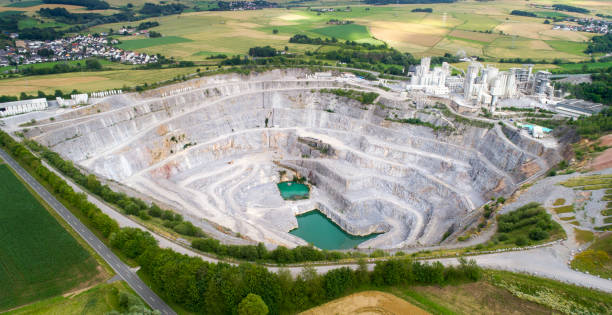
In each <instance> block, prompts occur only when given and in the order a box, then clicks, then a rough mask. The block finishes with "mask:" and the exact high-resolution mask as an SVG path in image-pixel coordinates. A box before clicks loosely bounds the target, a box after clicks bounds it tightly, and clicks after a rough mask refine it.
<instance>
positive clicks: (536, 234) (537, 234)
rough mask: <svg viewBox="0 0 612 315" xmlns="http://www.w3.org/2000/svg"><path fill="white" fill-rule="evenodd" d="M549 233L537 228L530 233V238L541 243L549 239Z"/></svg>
mask: <svg viewBox="0 0 612 315" xmlns="http://www.w3.org/2000/svg"><path fill="white" fill-rule="evenodd" d="M548 236H549V235H548V233H547V232H546V231H543V230H542V229H540V228H535V229H533V230H531V231H529V238H530V239H532V240H534V241H540V240H543V239H547V238H548Z"/></svg>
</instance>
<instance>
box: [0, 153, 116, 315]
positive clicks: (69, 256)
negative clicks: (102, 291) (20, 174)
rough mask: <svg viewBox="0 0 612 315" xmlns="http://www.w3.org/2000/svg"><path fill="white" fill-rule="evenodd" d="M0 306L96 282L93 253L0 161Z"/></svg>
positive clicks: (101, 274)
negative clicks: (0, 208)
mask: <svg viewBox="0 0 612 315" xmlns="http://www.w3.org/2000/svg"><path fill="white" fill-rule="evenodd" d="M0 178H1V179H2V181H1V182H0V198H1V199H2V200H3V207H2V210H1V211H0V235H2V237H1V238H0V246H1V248H2V251H0V265H1V266H2V268H0V311H2V310H7V309H11V308H14V307H16V306H19V305H23V304H27V303H31V302H34V301H37V300H40V299H44V298H49V297H52V296H56V295H59V294H63V293H65V292H67V291H70V290H74V289H78V288H85V287H88V286H90V285H92V284H95V283H96V282H97V281H99V280H100V279H101V278H103V277H105V273H104V272H103V271H102V269H101V268H100V267H99V266H98V264H97V263H96V261H95V259H94V257H92V256H91V255H90V253H89V252H88V251H87V250H85V249H84V248H83V247H81V245H80V244H79V243H78V242H77V240H75V239H74V238H73V237H72V236H71V235H70V234H69V233H68V231H66V230H65V229H64V228H63V227H62V226H61V225H60V224H59V222H57V220H56V219H55V218H54V217H53V216H52V215H51V214H50V213H49V212H48V211H47V210H46V209H45V208H44V207H43V206H42V205H41V204H40V203H39V202H38V200H37V199H36V198H35V197H34V196H33V195H32V194H31V193H30V192H29V191H28V189H26V187H25V186H24V185H23V184H22V183H21V182H20V181H19V179H17V177H16V176H15V175H14V174H13V173H12V172H11V170H10V169H9V168H8V167H7V166H6V165H4V164H2V165H0Z"/></svg>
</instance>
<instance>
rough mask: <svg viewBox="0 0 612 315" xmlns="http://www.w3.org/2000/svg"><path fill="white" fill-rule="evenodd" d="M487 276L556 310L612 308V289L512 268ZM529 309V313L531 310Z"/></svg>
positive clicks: (604, 310) (600, 311)
mask: <svg viewBox="0 0 612 315" xmlns="http://www.w3.org/2000/svg"><path fill="white" fill-rule="evenodd" d="M485 279H486V281H487V282H489V283H491V284H493V285H495V286H497V287H500V288H505V289H507V290H508V291H510V292H511V293H512V294H513V295H514V296H521V297H522V298H523V299H524V300H529V301H532V302H536V303H538V304H541V305H545V306H547V307H549V308H552V309H553V310H555V312H552V313H553V314H556V313H557V312H558V313H565V314H581V313H582V314H610V312H612V297H610V294H609V293H604V292H601V291H598V290H592V289H587V288H584V287H580V286H576V285H571V284H566V283H563V282H559V281H555V280H550V279H546V278H540V277H535V276H530V275H526V274H522V273H512V272H508V271H497V270H487V271H486V272H485ZM509 309H511V308H509ZM506 311H507V309H506ZM503 313H505V312H503ZM525 313H528V314H529V312H525ZM547 313H548V314H550V313H551V312H547Z"/></svg>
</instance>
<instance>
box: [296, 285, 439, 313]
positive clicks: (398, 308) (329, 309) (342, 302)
mask: <svg viewBox="0 0 612 315" xmlns="http://www.w3.org/2000/svg"><path fill="white" fill-rule="evenodd" d="M300 314H301V315H324V314H334V315H349V314H385V315H404V314H411V315H426V314H430V313H429V312H426V311H424V310H423V309H420V308H418V307H416V306H414V305H412V304H410V303H408V302H407V301H405V300H403V299H400V298H398V297H396V296H395V295H393V294H390V293H386V292H380V291H365V292H360V293H355V294H351V295H349V296H346V297H343V298H340V299H337V300H333V301H331V302H328V303H325V304H323V305H321V306H318V307H315V308H312V309H309V310H307V311H305V312H302V313H300Z"/></svg>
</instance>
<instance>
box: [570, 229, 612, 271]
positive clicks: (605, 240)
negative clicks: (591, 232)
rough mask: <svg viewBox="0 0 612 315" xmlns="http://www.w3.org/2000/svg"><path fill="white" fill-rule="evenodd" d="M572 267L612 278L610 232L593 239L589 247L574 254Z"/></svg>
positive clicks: (611, 239) (611, 240) (611, 238)
mask: <svg viewBox="0 0 612 315" xmlns="http://www.w3.org/2000/svg"><path fill="white" fill-rule="evenodd" d="M572 268H575V269H578V270H581V271H587V272H589V273H590V274H595V275H599V276H601V277H603V278H612V233H608V234H606V235H604V236H602V237H599V238H597V239H595V241H594V242H593V244H591V246H589V248H587V249H586V250H585V251H583V252H581V253H578V254H576V256H575V257H574V260H572Z"/></svg>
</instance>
